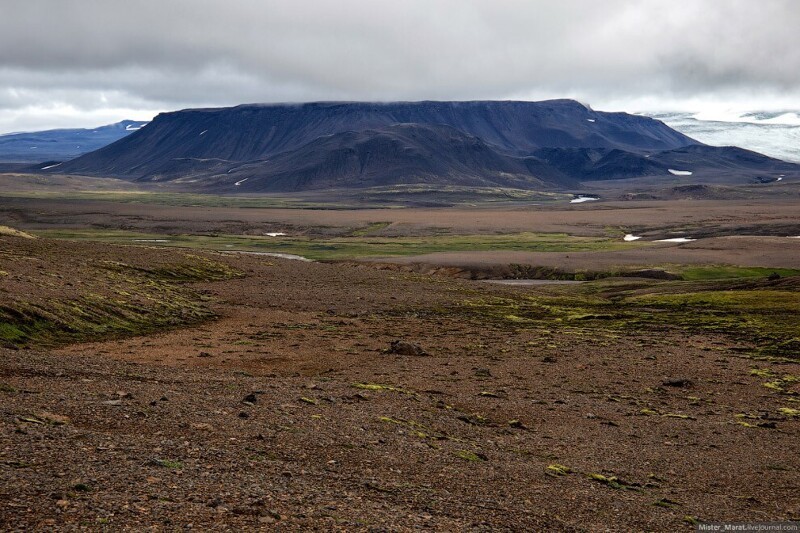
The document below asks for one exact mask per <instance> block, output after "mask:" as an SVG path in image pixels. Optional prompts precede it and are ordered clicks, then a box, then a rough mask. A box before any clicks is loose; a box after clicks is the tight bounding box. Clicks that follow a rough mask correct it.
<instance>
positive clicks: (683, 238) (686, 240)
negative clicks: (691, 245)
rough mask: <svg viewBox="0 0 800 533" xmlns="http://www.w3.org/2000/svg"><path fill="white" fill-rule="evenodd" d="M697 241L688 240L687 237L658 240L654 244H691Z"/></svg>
mask: <svg viewBox="0 0 800 533" xmlns="http://www.w3.org/2000/svg"><path fill="white" fill-rule="evenodd" d="M696 240H697V239H690V238H689V237H673V238H671V239H659V240H657V241H656V242H692V241H696Z"/></svg>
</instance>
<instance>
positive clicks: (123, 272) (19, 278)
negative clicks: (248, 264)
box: [0, 240, 240, 346]
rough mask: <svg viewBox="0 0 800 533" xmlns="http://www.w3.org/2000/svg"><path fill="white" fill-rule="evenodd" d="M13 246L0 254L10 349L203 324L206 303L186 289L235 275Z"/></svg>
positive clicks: (178, 259)
mask: <svg viewBox="0 0 800 533" xmlns="http://www.w3.org/2000/svg"><path fill="white" fill-rule="evenodd" d="M25 242H34V241H25ZM13 244H14V245H15V246H11V247H9V248H8V249H4V250H0V251H2V260H3V264H4V266H5V268H7V269H8V270H9V275H8V276H7V280H8V283H9V284H13V286H14V289H15V290H13V291H11V292H6V293H5V295H2V297H0V343H2V344H5V345H12V346H23V345H27V344H30V343H39V344H41V343H45V344H50V343H63V342H74V341H79V340H85V339H91V338H100V337H106V336H109V335H134V334H142V333H146V332H150V331H153V330H156V329H160V328H165V327H174V326H179V325H184V324H189V323H195V322H199V321H202V320H207V319H209V318H212V317H213V316H214V312H213V311H212V310H211V309H210V308H209V307H208V305H207V302H206V300H207V298H206V297H205V296H203V295H202V294H200V293H198V292H197V291H195V290H194V289H192V288H191V287H190V286H189V285H187V282H199V281H215V280H222V279H229V278H232V277H236V276H239V275H240V273H239V272H238V271H236V270H235V269H233V268H231V267H229V266H228V265H226V264H224V263H222V262H219V261H214V260H212V259H210V258H208V257H202V256H199V255H194V254H182V253H180V254H167V255H166V260H165V259H164V258H161V259H162V260H160V261H158V262H154V263H153V264H151V265H149V266H148V265H146V264H143V263H142V262H141V261H139V263H140V264H138V265H137V264H129V263H126V262H122V261H111V260H104V259H102V258H93V257H91V255H90V254H88V253H86V252H87V251H88V250H82V252H83V253H82V254H79V255H72V256H71V255H69V254H66V253H63V252H60V251H59V249H58V248H54V247H53V246H52V245H49V244H42V245H41V246H40V245H39V243H37V244H31V245H30V246H28V247H25V246H22V245H21V244H22V242H21V241H20V240H17V241H16V242H14V243H13ZM30 265H36V266H37V268H31V266H30Z"/></svg>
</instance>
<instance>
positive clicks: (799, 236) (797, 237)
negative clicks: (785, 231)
mask: <svg viewBox="0 0 800 533" xmlns="http://www.w3.org/2000/svg"><path fill="white" fill-rule="evenodd" d="M789 238H790V239H800V235H798V236H796V237H789Z"/></svg>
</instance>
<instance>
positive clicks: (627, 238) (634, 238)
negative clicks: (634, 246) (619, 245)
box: [622, 233, 641, 242]
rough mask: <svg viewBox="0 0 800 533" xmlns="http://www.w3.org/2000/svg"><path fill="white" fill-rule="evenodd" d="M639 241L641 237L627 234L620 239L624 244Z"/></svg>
mask: <svg viewBox="0 0 800 533" xmlns="http://www.w3.org/2000/svg"><path fill="white" fill-rule="evenodd" d="M639 239H641V237H639V236H638V235H634V234H633V233H628V234H627V235H625V236H624V237H623V238H622V240H623V241H625V242H631V241H638V240H639Z"/></svg>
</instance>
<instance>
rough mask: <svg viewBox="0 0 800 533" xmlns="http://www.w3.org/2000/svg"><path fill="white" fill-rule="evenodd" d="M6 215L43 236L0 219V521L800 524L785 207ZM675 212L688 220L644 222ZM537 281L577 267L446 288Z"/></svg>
mask: <svg viewBox="0 0 800 533" xmlns="http://www.w3.org/2000/svg"><path fill="white" fill-rule="evenodd" d="M0 225H8V226H13V227H14V228H17V230H21V231H23V232H28V233H30V234H31V235H32V236H37V235H38V238H25V237H24V236H19V233H20V232H19V231H16V232H14V231H11V230H6V231H5V232H4V233H5V235H0V287H2V290H0V342H2V347H0V480H1V481H2V482H1V483H0V487H2V488H0V528H2V529H5V530H47V529H53V528H61V529H79V528H84V529H104V528H110V529H115V530H116V529H128V530H140V529H142V528H145V527H151V528H155V529H158V530H161V529H165V530H166V529H175V528H188V527H192V528H195V529H200V530H205V529H209V528H214V529H220V530H225V529H228V530H242V529H258V528H264V529H266V528H280V529H283V530H298V529H311V528H314V529H348V530H352V529H355V530H375V531H380V530H409V529H414V528H419V527H426V528H433V529H437V530H543V529H553V530H598V529H604V530H614V531H632V530H660V531H674V530H680V529H685V530H691V529H692V528H694V525H693V524H694V523H696V522H698V521H711V520H737V521H770V520H788V519H795V520H797V519H798V518H800V497H798V494H800V485H798V481H797V480H798V479H800V475H798V474H799V473H800V472H799V470H800V459H799V457H800V454H798V452H799V451H800V449H798V444H797V443H798V436H800V404H798V394H800V388H798V387H800V362H798V361H800V359H799V357H800V339H798V337H800V335H799V334H798V331H800V307H799V306H800V298H798V290H799V289H800V276H798V275H797V274H798V272H797V270H798V269H800V264H798V260H797V258H798V257H800V253H798V252H799V251H800V250H798V246H800V239H790V238H789V237H790V236H792V235H800V232H798V231H797V228H798V227H799V226H800V220H799V219H798V217H797V209H796V205H795V203H793V201H792V200H791V199H789V198H787V199H786V200H784V201H779V202H772V201H765V200H752V201H746V202H733V201H730V200H728V201H689V200H685V201H677V200H676V201H672V202H640V203H625V202H619V203H611V202H608V203H602V205H591V206H589V205H585V204H577V205H569V204H566V205H565V204H563V203H562V204H559V205H555V206H554V205H550V204H548V205H545V206H520V205H516V206H502V207H498V206H495V207H486V206H481V207H477V208H474V209H473V208H469V207H460V208H450V209H442V210H433V209H391V210H387V209H382V210H379V209H371V210H331V209H327V210H318V209H314V210H310V209H275V208H271V209H270V208H264V207H247V208H243V207H241V206H239V207H237V206H235V205H229V206H203V207H191V206H181V205H164V204H163V203H158V202H156V203H124V202H122V201H120V200H119V199H116V200H115V201H109V200H108V199H106V200H89V199H76V200H74V201H71V202H63V201H58V200H57V199H54V198H43V197H40V196H39V197H32V195H28V196H27V197H14V198H11V197H8V198H4V199H3V203H2V206H0ZM678 231H682V232H684V233H685V234H686V235H689V236H692V237H696V238H698V240H697V241H693V242H689V243H677V244H676V243H654V242H652V241H654V240H656V239H658V238H667V237H669V236H674V235H675V232H678ZM266 232H285V233H287V234H289V235H287V236H284V237H281V238H277V239H279V240H278V241H276V240H274V239H276V238H273V237H268V236H264V235H263V234H264V233H266ZM628 232H631V233H636V235H641V236H643V239H642V241H645V242H641V241H636V242H624V241H622V235H624V234H625V233H628ZM529 233H530V234H529ZM69 235H72V236H73V237H74V238H78V239H80V240H63V239H52V238H49V237H48V236H50V237H52V236H60V237H64V236H69ZM131 235H147V236H148V237H147V238H151V239H155V238H158V240H163V241H166V242H150V243H148V242H134V240H133V238H132V237H131ZM234 236H236V238H237V239H244V238H245V237H247V238H248V239H250V240H243V241H239V240H233V239H234ZM489 237H491V238H495V237H496V238H497V239H499V240H497V241H491V240H488V241H487V240H486V239H487V238H489ZM203 239H206V240H203ZM215 239H218V240H215ZM254 239H255V241H254ZM270 239H273V240H270ZM281 239H282V240H281ZM404 239H405V240H404ZM102 241H105V242H102ZM256 241H257V242H256ZM233 242H235V243H237V245H236V247H235V248H234V249H238V248H239V244H241V243H244V244H245V245H247V246H242V249H258V250H269V249H270V246H272V245H270V244H269V243H275V242H279V243H284V246H278V247H276V248H275V251H285V250H287V249H291V250H296V249H306V250H309V251H314V252H315V253H318V254H323V253H334V252H335V253H340V252H342V250H344V251H345V252H347V253H352V254H353V256H352V257H349V256H347V255H341V253H340V257H341V259H344V261H334V262H311V263H309V262H300V261H288V260H284V259H279V258H274V257H266V256H256V255H246V254H236V253H230V249H231V248H230V247H226V244H231V243H233ZM113 243H118V244H113ZM119 243H125V244H124V245H121V244H119ZM487 243H488V244H487ZM492 243H494V246H496V248H497V249H491V247H492V246H493V244H492ZM256 244H257V245H256ZM356 245H357V246H356ZM176 246H185V247H187V248H179V247H176ZM290 246H293V247H294V248H290ZM337 246H338V247H339V248H336V247H337ZM390 246H394V247H401V248H403V250H404V251H405V253H402V254H399V253H398V255H392V256H382V255H381V254H380V251H381V250H386V249H393V250H394V248H389V247H390ZM209 247H211V248H214V247H217V248H219V250H218V251H213V250H209V249H208V248H209ZM303 247H304V248H303ZM324 247H327V248H324ZM342 247H343V248H342ZM382 247H383V248H382ZM471 247H489V249H485V248H479V250H480V251H475V250H474V249H471ZM519 247H521V248H519ZM373 249H375V250H376V251H375V252H369V250H373ZM431 249H433V250H436V249H441V250H443V251H442V252H436V251H433V252H431V253H432V254H433V255H430V254H428V253H427V252H428V251H430V250H431ZM337 250H338V251H337ZM354 250H355V251H357V252H358V253H357V254H356V253H355V252H354ZM365 250H367V251H366V252H365ZM401 251H402V250H401ZM420 251H426V254H422V255H420V254H419V253H417V252H420ZM323 258H324V257H323ZM375 263H378V264H375ZM537 269H538V270H537ZM637 269H647V270H648V271H647V272H638V270H637ZM653 271H655V272H656V273H653ZM430 273H433V274H437V275H434V276H431V275H429V274H430ZM534 273H535V274H537V275H538V274H541V275H546V276H550V277H551V278H553V279H558V278H559V277H569V276H572V277H569V279H581V278H587V276H588V277H589V278H592V277H593V276H594V275H596V279H593V280H592V281H588V282H586V283H578V284H570V285H559V284H549V285H531V286H504V285H496V284H489V283H483V282H480V281H475V280H472V279H463V278H470V277H478V278H480V277H525V275H529V274H534ZM589 274H592V276H589ZM398 340H401V341H404V342H405V343H409V344H402V343H401V344H400V345H395V348H394V349H392V343H393V342H394V341H398Z"/></svg>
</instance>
